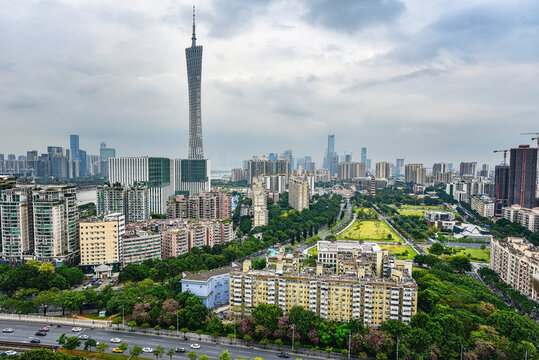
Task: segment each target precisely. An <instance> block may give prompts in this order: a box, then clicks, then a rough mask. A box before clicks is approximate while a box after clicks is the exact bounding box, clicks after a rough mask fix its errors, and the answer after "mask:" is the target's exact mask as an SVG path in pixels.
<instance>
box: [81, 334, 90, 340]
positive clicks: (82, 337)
mask: <svg viewBox="0 0 539 360" xmlns="http://www.w3.org/2000/svg"><path fill="white" fill-rule="evenodd" d="M89 338H90V337H89V336H88V335H85V334H82V335H79V339H81V340H88V339H89Z"/></svg>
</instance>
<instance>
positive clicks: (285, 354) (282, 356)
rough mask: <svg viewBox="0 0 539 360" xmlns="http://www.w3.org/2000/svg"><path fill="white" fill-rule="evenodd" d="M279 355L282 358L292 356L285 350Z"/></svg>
mask: <svg viewBox="0 0 539 360" xmlns="http://www.w3.org/2000/svg"><path fill="white" fill-rule="evenodd" d="M277 356H279V357H280V358H286V359H288V358H289V357H290V355H288V353H285V352H281V353H279V354H278V355H277Z"/></svg>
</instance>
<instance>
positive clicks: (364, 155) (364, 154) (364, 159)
mask: <svg viewBox="0 0 539 360" xmlns="http://www.w3.org/2000/svg"><path fill="white" fill-rule="evenodd" d="M361 162H362V163H365V165H367V148H366V147H362V148H361Z"/></svg>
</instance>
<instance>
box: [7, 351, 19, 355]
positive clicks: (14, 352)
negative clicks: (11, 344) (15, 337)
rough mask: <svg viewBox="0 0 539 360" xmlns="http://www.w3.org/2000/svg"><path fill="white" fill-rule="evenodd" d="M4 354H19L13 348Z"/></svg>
mask: <svg viewBox="0 0 539 360" xmlns="http://www.w3.org/2000/svg"><path fill="white" fill-rule="evenodd" d="M4 354H6V355H17V352H16V351H13V350H8V351H6V352H5V353H4Z"/></svg>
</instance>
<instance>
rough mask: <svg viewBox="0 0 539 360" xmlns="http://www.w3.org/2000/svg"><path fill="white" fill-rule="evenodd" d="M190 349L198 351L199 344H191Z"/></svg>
mask: <svg viewBox="0 0 539 360" xmlns="http://www.w3.org/2000/svg"><path fill="white" fill-rule="evenodd" d="M191 349H200V345H199V344H191Z"/></svg>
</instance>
